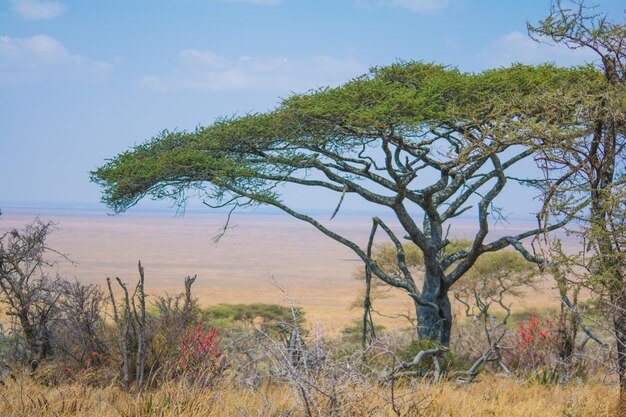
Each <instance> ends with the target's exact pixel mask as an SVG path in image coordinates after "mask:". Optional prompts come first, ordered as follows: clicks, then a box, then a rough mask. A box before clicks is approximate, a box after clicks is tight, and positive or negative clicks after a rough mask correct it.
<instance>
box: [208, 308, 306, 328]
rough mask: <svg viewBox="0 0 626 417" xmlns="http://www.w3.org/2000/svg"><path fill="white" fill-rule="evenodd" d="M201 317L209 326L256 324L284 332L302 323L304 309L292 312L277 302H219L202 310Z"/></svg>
mask: <svg viewBox="0 0 626 417" xmlns="http://www.w3.org/2000/svg"><path fill="white" fill-rule="evenodd" d="M202 317H203V320H205V321H206V322H207V323H210V324H211V326H214V327H217V328H220V329H227V328H232V327H241V328H245V329H249V328H252V327H253V326H255V325H258V326H259V327H260V328H261V329H263V330H264V331H270V332H284V331H285V329H286V328H287V327H289V326H294V325H296V326H299V327H301V326H302V325H303V324H304V321H305V317H304V310H302V309H301V308H299V307H297V308H296V309H295V322H294V314H293V313H292V311H291V308H289V307H285V306H281V305H277V304H263V303H253V304H219V305H216V306H213V307H207V308H205V309H203V310H202Z"/></svg>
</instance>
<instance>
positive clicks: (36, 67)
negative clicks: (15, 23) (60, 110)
mask: <svg viewBox="0 0 626 417" xmlns="http://www.w3.org/2000/svg"><path fill="white" fill-rule="evenodd" d="M111 68H112V65H111V64H109V63H108V62H104V61H98V60H91V59H88V58H86V57H84V56H82V55H77V54H72V53H71V52H70V51H68V50H67V48H66V47H65V46H64V45H63V44H62V43H61V42H59V41H58V40H57V39H55V38H53V37H51V36H48V35H35V36H30V37H26V38H12V37H9V36H0V84H9V85H18V84H24V83H37V82H59V81H63V80H66V81H67V80H78V81H82V82H95V81H100V80H102V79H104V78H106V77H107V76H108V74H109V73H110V71H111Z"/></svg>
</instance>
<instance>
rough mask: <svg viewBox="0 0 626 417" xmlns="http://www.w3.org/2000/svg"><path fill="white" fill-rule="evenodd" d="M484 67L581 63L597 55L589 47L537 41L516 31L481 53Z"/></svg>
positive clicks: (591, 60)
mask: <svg viewBox="0 0 626 417" xmlns="http://www.w3.org/2000/svg"><path fill="white" fill-rule="evenodd" d="M479 58H480V60H481V61H482V67H483V68H491V67H498V66H506V65H510V64H512V63H515V62H521V63H523V64H541V63H544V62H554V63H556V64H558V65H564V66H569V65H580V64H585V63H589V62H593V61H594V60H596V59H597V56H596V55H595V54H594V53H593V52H592V51H590V50H587V49H576V50H572V49H569V48H567V47H565V46H563V45H558V46H555V45H549V44H545V43H537V42H535V41H533V40H532V39H530V38H529V37H528V35H526V34H523V33H520V32H518V31H514V32H511V33H508V34H506V35H504V36H502V37H501V38H500V39H498V40H496V41H495V42H493V43H492V44H491V45H489V46H487V47H486V48H485V49H483V51H482V52H481V53H480V57H479Z"/></svg>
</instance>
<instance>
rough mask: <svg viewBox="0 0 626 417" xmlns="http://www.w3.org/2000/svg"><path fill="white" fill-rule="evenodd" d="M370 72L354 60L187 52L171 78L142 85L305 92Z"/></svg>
mask: <svg viewBox="0 0 626 417" xmlns="http://www.w3.org/2000/svg"><path fill="white" fill-rule="evenodd" d="M365 71H367V67H366V66H364V65H361V64H360V63H358V62H357V61H355V60H354V59H351V58H344V59H339V58H333V57H329V56H315V57H309V58H303V59H292V58H286V57H281V56H278V57H252V56H247V55H242V56H240V57H238V58H234V59H230V58H227V57H224V56H221V55H218V54H215V53H214V52H210V51H200V50H197V49H186V50H184V51H182V52H180V54H179V63H178V66H177V67H176V68H175V69H174V70H173V72H172V73H171V74H170V75H166V76H158V75H147V76H145V77H143V78H141V79H140V83H141V84H142V85H143V86H145V87H147V88H150V89H154V90H159V91H171V90H195V91H236V90H240V91H275V92H285V91H303V90H307V89H311V88H316V87H321V86H325V85H337V84H340V83H342V82H344V81H347V80H348V79H350V78H352V77H354V76H357V75H360V74H362V73H364V72H365Z"/></svg>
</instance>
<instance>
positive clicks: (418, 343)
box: [398, 339, 471, 372]
mask: <svg viewBox="0 0 626 417" xmlns="http://www.w3.org/2000/svg"><path fill="white" fill-rule="evenodd" d="M439 346H440V344H439V343H437V342H436V341H433V340H430V339H422V340H412V341H411V343H409V345H408V346H406V347H404V348H402V349H401V350H400V351H399V352H398V359H400V360H401V361H402V362H411V361H412V360H413V359H414V358H415V356H416V355H417V354H418V353H419V352H420V351H422V350H428V349H435V348H437V347H439ZM439 364H440V365H441V370H442V372H446V371H451V370H455V369H467V367H468V365H470V366H471V364H470V363H468V362H467V361H465V360H463V359H462V358H461V357H460V356H459V355H457V354H456V353H454V352H450V351H448V352H445V353H443V354H441V355H439ZM411 369H412V370H414V371H432V370H433V369H434V365H433V359H432V356H425V357H424V359H422V362H421V363H420V364H419V365H418V366H416V367H413V368H411Z"/></svg>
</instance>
